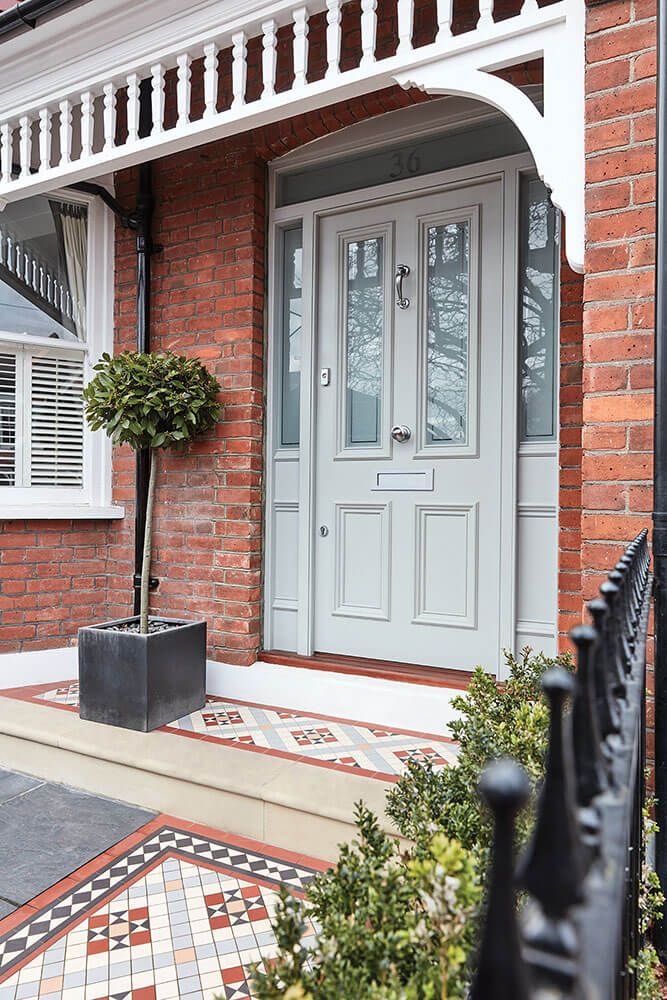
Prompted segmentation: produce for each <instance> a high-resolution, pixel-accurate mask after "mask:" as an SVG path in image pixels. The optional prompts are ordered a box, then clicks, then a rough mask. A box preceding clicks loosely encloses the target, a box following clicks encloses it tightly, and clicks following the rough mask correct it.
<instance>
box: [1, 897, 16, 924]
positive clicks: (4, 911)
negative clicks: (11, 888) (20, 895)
mask: <svg viewBox="0 0 667 1000" xmlns="http://www.w3.org/2000/svg"><path fill="white" fill-rule="evenodd" d="M15 909H16V907H15V906H14V904H13V903H8V902H7V900H6V899H0V920H2V918H3V917H8V916H9V914H10V913H13V912H14V910H15Z"/></svg>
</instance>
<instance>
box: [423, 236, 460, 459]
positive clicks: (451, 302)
mask: <svg viewBox="0 0 667 1000" xmlns="http://www.w3.org/2000/svg"><path fill="white" fill-rule="evenodd" d="M469 230H470V227H469V223H468V222H467V221H463V222H451V223H447V224H443V225H437V226H429V227H428V229H427V230H426V257H427V261H426V266H427V270H426V299H427V309H426V322H427V355H426V443H427V444H442V443H445V444H447V443H455V444H458V443H461V442H465V441H466V438H467V434H468V357H469V344H468V341H469V335H470V288H469V285H470V245H469V244H470V231H469Z"/></svg>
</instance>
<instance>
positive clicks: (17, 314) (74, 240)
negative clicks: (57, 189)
mask: <svg viewBox="0 0 667 1000" xmlns="http://www.w3.org/2000/svg"><path fill="white" fill-rule="evenodd" d="M112 249H113V248H112V225H111V223H110V220H109V218H108V214H107V212H106V210H105V209H104V207H103V205H102V204H101V202H99V200H96V199H92V198H86V197H83V196H79V195H71V194H70V193H69V192H68V193H66V194H65V193H63V194H61V193H58V194H48V195H37V196H34V197H31V198H27V199H25V200H23V201H19V202H16V203H13V204H9V205H7V206H6V208H5V209H4V211H2V212H0V517H2V516H5V517H31V516H39V517H77V516H84V517H85V516H119V515H120V514H122V511H120V510H117V509H116V510H114V509H112V508H111V506H110V492H111V482H110V460H109V459H110V452H109V447H108V444H107V443H106V442H105V441H104V440H103V439H101V438H100V436H99V435H96V436H93V435H92V433H91V432H90V431H89V430H88V428H87V427H86V424H85V419H84V413H83V388H84V385H85V382H86V381H87V379H88V378H89V377H90V374H91V370H92V367H93V365H94V364H95V361H96V360H97V358H98V357H99V355H100V354H101V353H102V352H103V351H104V350H110V349H111V341H112V336H111V325H112V315H111V310H112V267H113V264H112Z"/></svg>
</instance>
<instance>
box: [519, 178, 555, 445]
mask: <svg viewBox="0 0 667 1000" xmlns="http://www.w3.org/2000/svg"><path fill="white" fill-rule="evenodd" d="M520 239H521V245H520V261H519V295H520V299H519V322H520V330H519V333H520V337H519V365H520V370H519V384H520V388H521V438H522V440H523V441H526V440H531V439H535V438H537V439H541V440H544V439H548V438H553V437H554V435H555V409H556V392H555V368H554V355H555V345H556V331H557V329H558V324H557V315H556V310H557V295H556V288H557V285H556V281H557V276H558V215H557V212H556V209H555V207H554V205H553V204H552V202H551V199H550V198H549V193H548V191H547V189H546V188H545V186H544V184H543V183H542V182H541V181H540V180H537V179H536V178H529V177H524V178H522V182H521V233H520Z"/></svg>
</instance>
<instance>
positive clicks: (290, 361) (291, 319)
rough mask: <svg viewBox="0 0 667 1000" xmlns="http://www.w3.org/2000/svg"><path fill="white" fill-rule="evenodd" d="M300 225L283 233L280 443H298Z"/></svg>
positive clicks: (300, 318)
mask: <svg viewBox="0 0 667 1000" xmlns="http://www.w3.org/2000/svg"><path fill="white" fill-rule="evenodd" d="M302 254H303V250H302V233H301V228H298V229H287V230H286V231H285V232H284V233H283V294H282V305H283V314H282V331H281V332H282V387H281V388H282V392H281V396H282V400H281V403H282V406H281V427H280V443H281V444H282V445H283V446H291V445H298V443H299V393H300V386H301V327H302V315H301V259H302Z"/></svg>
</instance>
